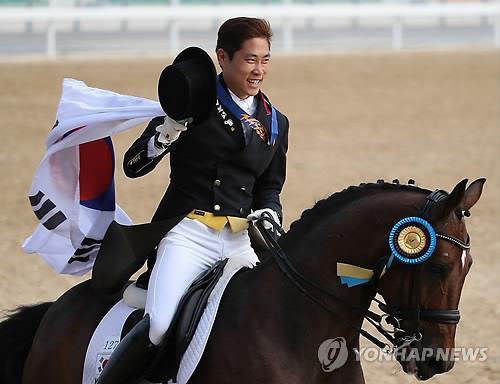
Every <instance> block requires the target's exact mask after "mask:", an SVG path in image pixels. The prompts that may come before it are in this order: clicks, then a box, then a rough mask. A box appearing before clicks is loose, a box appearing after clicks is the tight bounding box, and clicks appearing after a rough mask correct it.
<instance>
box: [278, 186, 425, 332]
mask: <svg viewBox="0 0 500 384" xmlns="http://www.w3.org/2000/svg"><path fill="white" fill-rule="evenodd" d="M424 198H425V196H424V195H423V194H417V193H414V192H412V193H408V192H407V193H404V192H401V191H385V193H382V192H380V193H373V194H369V195H368V196H365V197H362V198H360V199H358V200H355V201H353V202H351V203H350V204H348V205H347V206H345V207H342V208H341V209H338V210H336V211H335V212H333V213H331V214H330V215H329V216H328V217H325V218H324V219H323V220H321V221H318V222H317V223H315V224H314V226H313V227H312V228H310V229H309V230H308V231H307V233H305V234H304V235H303V237H298V238H297V239H295V240H296V241H294V243H293V246H291V247H288V248H286V249H285V252H286V254H287V256H288V257H289V259H290V260H291V262H292V264H293V265H294V266H295V267H296V269H297V270H299V271H300V272H301V273H302V274H303V275H304V276H306V277H307V279H309V280H311V281H313V282H315V283H316V284H318V285H320V286H321V287H323V288H325V289H326V290H328V291H330V292H333V293H334V295H335V296H336V297H337V298H340V299H341V300H342V301H343V302H347V303H351V304H352V306H356V307H358V308H359V307H362V308H363V309H364V311H365V312H366V310H367V309H368V308H369V305H370V302H371V300H372V299H373V297H374V295H375V293H374V292H373V291H372V290H370V289H369V288H368V287H366V286H361V287H357V288H347V287H346V286H342V285H341V283H340V279H339V278H338V277H337V262H343V263H348V264H352V265H356V266H359V267H364V268H369V269H372V268H373V267H374V265H375V263H376V261H377V260H378V259H380V258H381V257H383V256H386V254H387V252H388V246H387V236H388V232H389V230H390V228H391V227H392V225H393V224H394V223H395V222H396V221H397V220H398V219H399V218H401V217H402V216H404V215H412V214H415V213H416V208H417V207H422V206H423V200H424ZM291 235H293V234H291ZM297 236H300V234H297ZM285 243H286V242H285ZM279 273H280V274H281V275H283V274H282V273H281V272H279ZM290 288H291V290H290V291H289V292H287V295H289V299H290V300H294V299H296V297H297V296H300V295H302V296H303V294H302V293H301V292H299V290H298V289H297V288H295V287H293V286H290ZM315 295H316V296H319V297H320V298H322V299H323V300H325V301H327V302H328V303H330V304H331V305H332V306H334V307H335V308H338V311H339V314H342V315H343V317H344V318H345V319H348V320H349V321H348V323H349V324H347V325H346V324H345V323H346V321H345V319H344V321H343V322H342V321H338V320H339V319H337V320H335V314H327V313H326V312H325V310H324V309H322V308H319V305H318V304H316V303H313V302H312V301H311V302H310V305H309V309H308V310H309V311H312V312H309V313H316V314H317V315H318V316H323V317H326V318H330V319H331V321H333V322H334V323H335V324H336V325H335V326H334V328H336V329H335V330H334V331H335V332H343V333H338V334H337V335H341V334H349V335H353V327H352V325H355V326H357V327H360V326H361V323H362V321H363V311H362V310H360V309H357V310H354V309H353V308H346V306H345V304H339V302H338V301H337V302H336V301H335V300H334V299H331V298H329V297H327V295H323V294H320V293H318V292H315ZM307 300H309V299H307ZM313 308H314V309H313ZM318 309H319V310H318ZM328 323H329V326H332V323H331V322H328ZM355 334H356V335H357V333H356V332H355Z"/></svg>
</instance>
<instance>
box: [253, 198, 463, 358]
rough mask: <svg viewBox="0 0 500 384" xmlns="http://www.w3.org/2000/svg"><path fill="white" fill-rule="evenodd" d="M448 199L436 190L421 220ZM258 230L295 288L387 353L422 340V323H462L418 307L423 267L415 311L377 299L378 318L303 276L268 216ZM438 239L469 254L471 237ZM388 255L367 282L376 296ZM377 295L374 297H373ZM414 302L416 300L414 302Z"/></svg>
mask: <svg viewBox="0 0 500 384" xmlns="http://www.w3.org/2000/svg"><path fill="white" fill-rule="evenodd" d="M447 196H448V193H447V192H445V191H443V190H436V191H434V192H432V193H430V194H429V195H428V196H427V197H426V204H425V207H424V209H423V210H422V217H423V218H425V219H430V217H431V213H432V211H433V208H434V207H435V206H436V205H437V204H439V203H440V202H441V201H443V200H444V199H445V198H446V197H447ZM265 222H267V223H269V224H271V225H272V230H271V231H269V230H267V229H265V227H264V223H265ZM256 225H257V227H258V229H259V230H260V232H261V234H262V236H263V237H264V240H265V241H266V243H267V244H268V246H269V248H270V252H271V254H272V256H273V258H274V260H275V261H276V263H277V264H278V266H279V268H280V270H281V271H282V272H283V273H284V274H285V276H286V277H287V278H288V279H289V280H290V281H291V282H292V283H293V284H294V285H295V287H296V288H297V289H298V290H299V291H301V292H302V293H303V294H304V295H305V296H307V297H308V298H309V299H311V300H312V301H314V302H315V303H316V304H318V305H319V306H321V307H322V308H323V309H324V310H326V311H328V312H330V313H332V314H335V316H337V317H338V318H339V319H340V320H342V321H344V322H345V323H346V324H348V325H349V326H350V327H351V328H353V329H355V330H356V331H358V332H359V333H360V334H361V335H362V336H364V337H365V338H367V339H368V340H370V341H371V342H373V343H374V344H375V345H377V346H378V347H379V348H382V349H383V350H384V351H385V352H387V353H394V352H396V351H397V350H399V349H401V348H404V347H406V346H409V345H410V344H412V343H413V342H414V341H420V340H421V339H422V334H421V333H420V322H421V321H428V322H434V323H441V324H451V325H455V324H458V322H459V321H460V311H459V310H458V309H444V310H443V309H422V308H420V307H419V305H418V303H419V300H418V299H419V297H418V293H419V291H420V290H419V286H418V285H419V280H418V278H417V277H418V273H419V270H420V265H415V266H414V268H415V270H414V271H413V273H412V281H411V289H410V295H413V296H414V297H413V298H412V297H410V302H412V301H414V302H415V303H416V304H415V308H409V309H407V308H390V307H389V306H388V305H387V304H386V303H384V302H383V301H381V300H379V299H377V298H376V297H373V298H372V301H375V302H377V303H378V306H379V308H380V310H381V311H382V312H383V314H381V315H379V314H377V313H375V312H373V311H371V310H369V309H366V308H365V307H361V306H356V305H353V304H352V303H349V302H347V301H345V300H343V299H341V298H339V297H338V296H337V294H336V293H335V292H332V291H330V290H327V289H325V288H323V287H321V286H319V285H318V284H316V283H315V282H314V281H312V280H311V279H309V278H307V277H306V276H304V275H303V274H302V273H301V272H299V271H298V270H297V269H296V268H295V267H294V266H293V264H292V263H291V261H290V259H289V258H288V257H287V256H286V254H285V252H284V251H283V249H282V248H281V247H280V245H279V244H278V236H277V234H278V233H279V234H284V231H283V229H282V228H281V227H280V226H279V225H278V224H277V223H276V222H274V220H273V219H272V218H271V217H270V215H269V216H267V215H264V216H262V217H261V218H260V219H259V220H258V221H257V223H256ZM435 235H436V237H437V238H439V239H441V240H444V241H447V242H449V243H451V244H453V245H454V246H456V247H458V248H460V249H462V251H466V250H468V249H470V238H469V237H467V241H466V242H463V241H462V240H459V239H457V238H455V237H453V236H449V235H444V234H440V233H436V234H435ZM388 259H389V256H386V257H382V258H381V259H379V260H378V261H377V262H376V263H375V269H374V273H373V276H372V277H371V279H370V280H369V281H368V287H369V289H371V290H373V291H374V292H375V294H376V293H377V285H378V282H379V280H380V278H381V277H382V276H383V274H385V272H386V270H387V267H386V266H387V262H388ZM314 291H317V292H319V293H321V294H323V295H326V296H328V297H330V298H331V299H333V300H334V301H336V302H339V303H341V304H343V305H345V306H347V307H350V308H352V309H355V310H357V311H358V312H360V313H362V314H363V318H364V319H366V320H367V321H368V322H370V323H371V324H372V325H373V326H374V327H375V328H376V329H377V330H378V331H379V332H380V333H381V334H382V335H383V336H384V337H385V338H386V339H387V340H388V342H389V343H390V344H388V343H386V342H383V341H381V340H379V339H378V338H377V337H375V336H373V335H372V334H370V333H369V332H368V331H366V330H364V329H363V328H361V327H358V326H356V325H353V324H352V322H351V320H350V319H349V318H348V317H346V316H343V315H342V313H341V311H339V310H338V308H336V307H334V306H332V305H331V304H329V303H327V302H325V301H324V300H323V299H322V298H321V297H319V296H317V295H315V294H314ZM374 296H375V295H374ZM411 299H413V300H411ZM405 320H412V321H414V322H415V328H414V329H413V330H411V331H409V330H405V329H403V328H402V327H401V322H402V321H405Z"/></svg>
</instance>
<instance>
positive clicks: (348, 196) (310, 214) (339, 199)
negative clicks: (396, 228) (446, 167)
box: [280, 179, 431, 249]
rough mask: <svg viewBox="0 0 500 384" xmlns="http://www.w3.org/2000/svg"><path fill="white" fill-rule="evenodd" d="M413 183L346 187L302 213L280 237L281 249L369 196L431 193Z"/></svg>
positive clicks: (366, 184) (364, 184)
mask: <svg viewBox="0 0 500 384" xmlns="http://www.w3.org/2000/svg"><path fill="white" fill-rule="evenodd" d="M414 183H415V182H414V181H413V180H412V179H410V180H409V181H408V184H400V183H399V180H394V181H393V182H392V183H388V182H385V181H384V180H377V182H376V183H361V184H359V185H352V186H350V187H347V188H346V189H344V190H342V191H340V192H335V193H334V194H332V195H330V196H329V197H327V198H325V199H322V200H319V201H318V202H316V204H315V205H314V206H313V207H312V208H309V209H306V210H305V211H303V212H302V214H301V216H300V218H299V219H297V220H295V221H294V222H293V223H292V224H291V225H290V229H289V230H288V231H287V233H285V234H284V235H283V236H281V238H280V245H281V246H282V247H283V249H287V248H289V247H291V246H293V245H294V242H295V240H296V239H297V238H298V236H296V235H297V234H299V233H300V234H303V233H305V232H307V231H308V230H309V229H310V228H311V227H313V226H314V225H315V224H316V223H318V222H319V221H320V220H321V219H323V218H325V217H327V216H329V215H330V214H331V213H333V212H334V211H336V210H338V209H339V208H341V207H343V206H345V205H346V204H349V203H351V202H353V201H354V200H357V199H360V198H362V197H364V196H367V195H369V194H373V193H377V192H380V191H401V192H405V191H411V192H417V193H425V194H429V193H430V192H431V191H430V190H427V189H423V188H419V187H417V186H416V185H415V184H414Z"/></svg>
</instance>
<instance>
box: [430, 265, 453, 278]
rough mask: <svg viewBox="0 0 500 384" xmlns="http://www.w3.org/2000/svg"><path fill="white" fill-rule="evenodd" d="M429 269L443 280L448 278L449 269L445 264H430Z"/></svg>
mask: <svg viewBox="0 0 500 384" xmlns="http://www.w3.org/2000/svg"><path fill="white" fill-rule="evenodd" d="M429 269H430V272H431V273H433V274H435V275H438V276H439V277H441V278H444V277H446V276H448V273H449V268H448V267H447V266H446V265H443V264H438V263H431V264H429Z"/></svg>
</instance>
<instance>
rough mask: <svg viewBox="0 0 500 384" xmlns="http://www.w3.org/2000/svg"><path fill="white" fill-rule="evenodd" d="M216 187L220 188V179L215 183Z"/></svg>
mask: <svg viewBox="0 0 500 384" xmlns="http://www.w3.org/2000/svg"><path fill="white" fill-rule="evenodd" d="M214 186H216V187H220V180H219V179H217V180H215V181H214Z"/></svg>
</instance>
